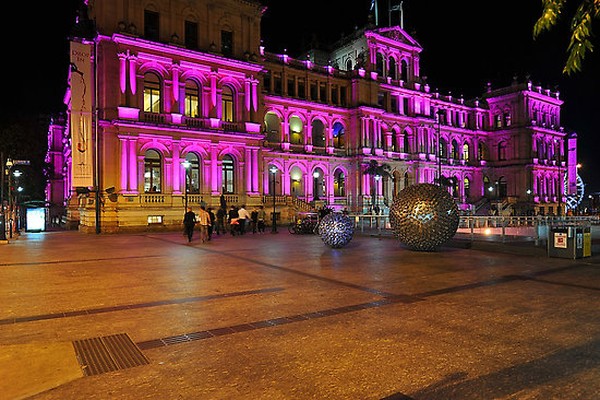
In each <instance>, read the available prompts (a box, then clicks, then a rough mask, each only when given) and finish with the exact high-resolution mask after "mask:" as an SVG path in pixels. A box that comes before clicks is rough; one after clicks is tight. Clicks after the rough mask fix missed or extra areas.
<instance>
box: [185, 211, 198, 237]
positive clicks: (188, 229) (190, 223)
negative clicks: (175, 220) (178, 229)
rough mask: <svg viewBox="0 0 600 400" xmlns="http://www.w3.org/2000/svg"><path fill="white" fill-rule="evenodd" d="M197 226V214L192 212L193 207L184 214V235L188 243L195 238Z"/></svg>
mask: <svg viewBox="0 0 600 400" xmlns="http://www.w3.org/2000/svg"><path fill="white" fill-rule="evenodd" d="M195 225H196V214H195V213H194V212H193V211H192V207H188V208H187V211H186V212H185V214H183V233H184V234H185V236H186V237H187V239H188V243H189V242H191V241H192V237H193V236H194V226H195Z"/></svg>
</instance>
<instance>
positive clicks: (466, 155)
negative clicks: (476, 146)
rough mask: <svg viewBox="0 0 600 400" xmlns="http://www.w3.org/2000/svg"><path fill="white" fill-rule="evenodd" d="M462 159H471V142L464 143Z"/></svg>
mask: <svg viewBox="0 0 600 400" xmlns="http://www.w3.org/2000/svg"><path fill="white" fill-rule="evenodd" d="M462 159H463V160H465V162H468V161H469V144H468V143H465V144H463V148H462Z"/></svg>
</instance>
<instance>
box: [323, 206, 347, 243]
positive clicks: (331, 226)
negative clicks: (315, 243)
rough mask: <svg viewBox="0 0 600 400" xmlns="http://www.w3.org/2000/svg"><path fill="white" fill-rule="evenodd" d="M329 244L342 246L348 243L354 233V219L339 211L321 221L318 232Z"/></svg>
mask: <svg viewBox="0 0 600 400" xmlns="http://www.w3.org/2000/svg"><path fill="white" fill-rule="evenodd" d="M317 233H318V234H319V235H321V240H323V242H324V243H325V244H327V245H328V246H331V247H333V248H340V247H344V246H345V245H347V244H348V243H349V242H350V240H352V236H353V235H354V224H353V223H352V220H351V219H350V218H349V217H348V216H346V215H344V214H342V213H339V212H331V213H329V214H327V215H325V216H324V217H323V219H322V220H321V222H319V226H318V232H317Z"/></svg>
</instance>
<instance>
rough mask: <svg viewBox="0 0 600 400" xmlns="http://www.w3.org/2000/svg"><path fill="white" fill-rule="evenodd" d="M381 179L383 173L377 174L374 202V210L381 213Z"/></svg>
mask: <svg viewBox="0 0 600 400" xmlns="http://www.w3.org/2000/svg"><path fill="white" fill-rule="evenodd" d="M380 180H381V175H375V199H374V200H375V201H374V204H373V211H375V214H379V205H378V203H379V181H380Z"/></svg>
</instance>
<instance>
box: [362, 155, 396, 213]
mask: <svg viewBox="0 0 600 400" xmlns="http://www.w3.org/2000/svg"><path fill="white" fill-rule="evenodd" d="M391 169H392V168H391V167H390V165H389V164H385V163H384V164H379V163H378V162H377V160H371V161H369V164H368V165H367V167H366V168H365V170H364V171H363V173H364V174H365V175H369V176H370V177H371V207H372V208H373V209H375V206H376V204H375V188H376V186H375V185H376V183H375V179H376V177H377V176H379V177H381V178H384V177H385V178H391V177H392V174H391V173H390V170H391Z"/></svg>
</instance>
